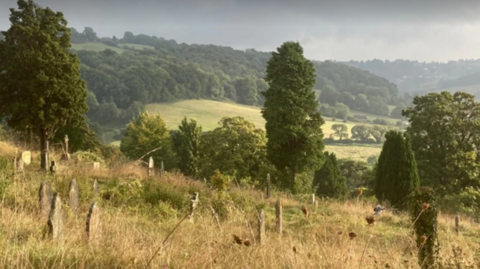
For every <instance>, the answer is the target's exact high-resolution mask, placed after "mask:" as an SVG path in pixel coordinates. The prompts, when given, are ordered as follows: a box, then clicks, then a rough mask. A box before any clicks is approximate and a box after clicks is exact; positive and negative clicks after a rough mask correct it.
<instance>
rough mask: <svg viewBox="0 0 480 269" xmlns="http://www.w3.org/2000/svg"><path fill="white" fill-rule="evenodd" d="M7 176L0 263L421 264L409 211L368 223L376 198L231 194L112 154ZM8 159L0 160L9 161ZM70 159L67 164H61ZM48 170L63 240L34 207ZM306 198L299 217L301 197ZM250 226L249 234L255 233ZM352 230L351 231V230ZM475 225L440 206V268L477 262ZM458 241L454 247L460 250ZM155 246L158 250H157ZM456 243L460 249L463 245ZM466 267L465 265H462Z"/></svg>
mask: <svg viewBox="0 0 480 269" xmlns="http://www.w3.org/2000/svg"><path fill="white" fill-rule="evenodd" d="M35 165H38V163H34V164H32V165H31V166H28V167H27V171H26V172H25V176H24V177H23V176H22V177H17V178H16V180H14V181H12V180H10V178H8V175H9V173H0V182H6V181H9V180H10V181H9V182H10V183H9V184H8V188H6V190H5V191H4V193H3V195H2V197H1V204H0V268H145V266H146V265H147V263H148V261H149V260H150V259H152V257H153V259H152V263H151V264H150V267H151V268H272V269H273V268H332V269H337V268H345V269H347V268H385V267H386V266H387V264H388V268H418V261H417V256H416V253H417V247H416V243H415V240H414V237H413V233H412V230H411V221H410V218H409V216H407V215H404V214H393V213H392V212H389V211H386V212H383V213H382V214H381V215H380V216H379V217H378V218H377V221H376V223H375V225H367V223H366V221H365V217H366V216H368V215H371V214H372V212H373V206H374V204H373V203H371V202H369V201H368V200H362V199H359V200H357V199H355V200H349V201H345V202H338V201H330V200H320V202H319V207H318V209H317V210H315V209H314V208H313V206H311V202H310V199H311V198H310V195H297V196H292V195H288V197H287V194H284V193H281V192H277V193H274V194H273V195H272V198H271V199H264V200H262V199H261V197H262V195H261V193H260V192H259V191H257V190H246V189H240V188H232V189H231V190H229V192H228V193H229V195H230V197H231V202H226V201H223V200H221V199H220V197H221V195H220V194H219V193H217V192H216V191H215V190H213V189H211V188H210V187H209V186H208V185H205V184H203V183H202V182H198V181H193V180H190V179H187V178H185V177H183V176H182V175H180V174H176V173H167V175H166V176H165V177H164V178H162V179H160V178H158V177H155V178H150V177H147V176H146V169H143V168H141V167H138V166H134V165H132V164H118V165H117V166H116V167H115V168H114V169H103V170H100V171H93V170H92V169H88V168H75V167H71V166H67V165H66V164H65V163H60V164H59V165H60V166H59V171H58V173H57V174H56V175H54V176H51V175H46V174H43V173H40V172H38V171H35V170H36V167H35ZM9 167H11V166H6V167H4V168H0V169H10V168H9ZM67 167H68V168H67ZM72 178H75V179H76V180H77V182H78V184H79V189H80V214H79V215H78V216H76V215H75V214H73V212H71V211H70V209H69V207H68V201H67V197H68V183H69V182H70V180H71V179H72ZM94 179H97V180H98V182H99V183H100V188H101V195H100V198H101V199H100V200H99V202H100V208H101V211H102V228H103V237H102V240H100V241H98V242H96V243H94V242H88V240H87V238H86V233H85V222H86V215H87V212H88V207H89V206H90V204H91V203H92V202H93V193H92V190H91V186H92V183H93V180H94ZM42 180H49V181H50V182H51V183H52V187H53V188H54V190H55V191H56V192H58V193H59V194H60V197H61V198H62V203H63V204H64V206H63V208H64V209H65V214H66V225H65V227H66V232H67V234H66V236H65V237H66V241H65V243H64V244H63V245H62V244H58V243H55V242H51V241H50V240H49V239H48V238H44V235H45V231H46V230H45V229H46V219H42V218H41V217H40V214H39V207H38V187H39V185H40V183H41V181H42ZM194 192H199V193H200V204H199V207H198V209H197V210H196V211H195V214H194V217H193V219H192V220H191V221H190V220H186V221H185V222H183V223H181V224H180V225H179V226H178V228H177V230H175V231H174V232H173V233H172V235H171V236H170V237H169V238H168V240H166V242H165V244H164V245H163V246H161V244H162V242H163V241H164V240H165V238H166V237H167V236H168V235H169V234H170V232H171V231H172V230H173V229H174V227H175V226H176V225H177V224H178V223H179V221H180V220H181V219H182V218H183V217H184V216H185V214H187V213H188V211H189V199H190V196H191V194H193V193H194ZM277 197H280V198H281V199H282V204H283V216H284V221H283V229H284V234H283V236H282V237H279V236H278V235H277V234H276V233H275V212H274V204H275V201H276V198H277ZM219 204H222V205H223V207H221V208H220V209H223V210H224V211H225V212H223V213H224V214H225V215H224V216H225V217H224V218H221V219H220V228H221V229H219V227H218V226H217V224H216V221H215V219H214V217H213V216H212V212H211V209H210V205H216V206H217V207H218V205H219ZM303 205H305V206H307V208H308V210H309V212H310V214H309V216H308V218H306V217H305V216H304V215H303V214H302V211H301V207H302V206H303ZM260 208H263V209H264V210H265V214H266V242H265V244H263V245H261V246H260V245H258V244H253V245H252V246H250V247H247V246H245V245H238V244H236V243H235V242H234V240H233V237H232V235H233V234H235V235H237V236H238V237H240V238H242V239H249V240H250V241H251V242H258V240H256V239H255V238H254V237H256V236H257V229H256V225H257V215H258V214H257V212H258V211H257V210H259V209H260ZM252 231H253V233H254V235H253V236H252ZM350 232H354V233H355V234H356V235H357V236H356V238H354V239H350V238H349V236H348V233H350ZM479 233H480V229H479V227H478V225H476V224H474V223H472V222H470V219H466V218H465V219H462V221H461V234H460V235H456V234H455V232H454V222H453V216H450V215H446V214H440V217H439V238H440V242H441V249H440V256H441V262H442V266H443V267H440V268H477V266H479V265H480V257H479V254H480V252H479V248H478V243H479V241H478V235H479ZM459 248H460V250H459ZM157 249H160V250H159V252H158V254H157V255H155V256H154V253H155V251H156V250H157ZM460 251H461V253H460ZM470 265H471V266H473V267H469V266H470Z"/></svg>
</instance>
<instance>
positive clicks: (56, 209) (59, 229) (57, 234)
mask: <svg viewBox="0 0 480 269" xmlns="http://www.w3.org/2000/svg"><path fill="white" fill-rule="evenodd" d="M48 234H49V236H50V238H51V239H53V240H55V241H59V242H63V240H64V239H65V235H64V214H63V209H62V202H61V200H60V196H59V195H58V193H54V194H53V199H52V207H51V209H50V214H49V216H48Z"/></svg>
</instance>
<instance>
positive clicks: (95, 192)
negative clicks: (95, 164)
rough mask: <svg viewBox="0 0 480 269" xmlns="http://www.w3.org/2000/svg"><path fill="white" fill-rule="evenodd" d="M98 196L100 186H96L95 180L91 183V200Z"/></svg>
mask: <svg viewBox="0 0 480 269" xmlns="http://www.w3.org/2000/svg"><path fill="white" fill-rule="evenodd" d="M99 195H100V186H98V182H97V180H96V179H95V181H94V182H93V198H94V199H95V198H98V196H99Z"/></svg>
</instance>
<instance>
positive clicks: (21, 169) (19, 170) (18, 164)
mask: <svg viewBox="0 0 480 269" xmlns="http://www.w3.org/2000/svg"><path fill="white" fill-rule="evenodd" d="M24 164H25V163H24V162H23V160H22V159H20V160H19V161H18V162H17V172H23V166H24Z"/></svg>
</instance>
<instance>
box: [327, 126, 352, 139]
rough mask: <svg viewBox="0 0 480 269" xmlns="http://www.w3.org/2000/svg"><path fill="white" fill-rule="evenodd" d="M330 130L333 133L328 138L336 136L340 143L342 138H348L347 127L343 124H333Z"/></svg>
mask: <svg viewBox="0 0 480 269" xmlns="http://www.w3.org/2000/svg"><path fill="white" fill-rule="evenodd" d="M332 130H333V131H334V133H332V134H331V135H330V137H333V136H336V137H338V138H340V141H342V140H343V138H348V127H347V125H345V124H333V125H332Z"/></svg>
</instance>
